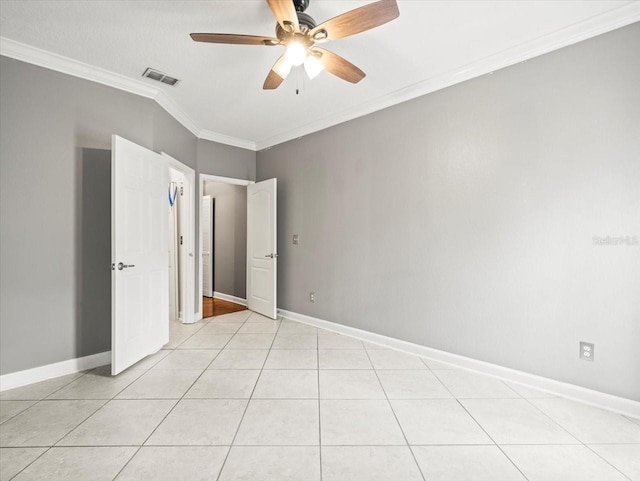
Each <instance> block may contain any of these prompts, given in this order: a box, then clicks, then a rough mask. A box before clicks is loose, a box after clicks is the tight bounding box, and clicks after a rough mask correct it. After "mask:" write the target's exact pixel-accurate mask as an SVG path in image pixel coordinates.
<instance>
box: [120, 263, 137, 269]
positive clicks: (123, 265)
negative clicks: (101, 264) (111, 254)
mask: <svg viewBox="0 0 640 481" xmlns="http://www.w3.org/2000/svg"><path fill="white" fill-rule="evenodd" d="M129 267H135V266H134V265H133V264H128V265H127V264H123V263H122V262H118V270H119V271H121V270H122V269H127V268H129Z"/></svg>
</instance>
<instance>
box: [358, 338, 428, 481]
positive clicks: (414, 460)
mask: <svg viewBox="0 0 640 481" xmlns="http://www.w3.org/2000/svg"><path fill="white" fill-rule="evenodd" d="M360 342H362V341H360ZM362 347H363V348H364V352H365V354H366V355H367V359H369V362H370V363H371V367H372V368H373V372H374V373H375V375H376V379H377V380H378V384H379V385H380V388H381V389H382V392H383V393H384V397H385V399H386V400H387V405H388V406H389V409H391V412H392V413H393V417H394V419H395V420H396V424H397V425H398V427H399V428H400V432H401V433H402V437H403V438H404V442H405V443H406V445H407V448H409V452H410V453H411V457H412V458H413V462H414V463H415V465H416V467H417V468H418V472H419V473H420V476H421V477H422V480H423V481H426V478H425V476H424V473H423V472H422V468H421V467H420V463H418V460H417V459H416V455H415V453H414V452H413V449H411V445H410V444H409V440H408V439H407V435H406V434H405V432H404V429H402V425H401V424H400V421H399V420H398V416H397V415H396V412H395V410H394V409H393V405H392V404H391V401H390V400H389V396H388V395H387V390H386V389H385V388H384V386H383V384H382V381H380V376H378V371H377V370H376V368H375V366H374V365H373V361H372V360H371V356H370V355H369V351H368V350H367V348H366V346H365V345H364V344H363V345H362ZM427 368H429V366H427Z"/></svg>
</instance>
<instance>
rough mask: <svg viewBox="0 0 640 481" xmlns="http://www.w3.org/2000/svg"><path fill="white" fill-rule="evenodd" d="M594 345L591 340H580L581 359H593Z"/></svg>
mask: <svg viewBox="0 0 640 481" xmlns="http://www.w3.org/2000/svg"><path fill="white" fill-rule="evenodd" d="M593 356H594V346H593V344H591V343H589V342H580V359H584V360H585V361H593Z"/></svg>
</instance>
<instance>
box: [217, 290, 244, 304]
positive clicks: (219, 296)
mask: <svg viewBox="0 0 640 481" xmlns="http://www.w3.org/2000/svg"><path fill="white" fill-rule="evenodd" d="M213 297H214V298H216V299H221V300H223V301H229V302H233V303H234V304H240V305H241V306H245V307H246V306H247V300H246V299H243V298H241V297H236V296H230V295H229V294H223V293H222V292H216V291H214V292H213Z"/></svg>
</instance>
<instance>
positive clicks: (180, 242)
mask: <svg viewBox="0 0 640 481" xmlns="http://www.w3.org/2000/svg"><path fill="white" fill-rule="evenodd" d="M180 245H182V236H180Z"/></svg>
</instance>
